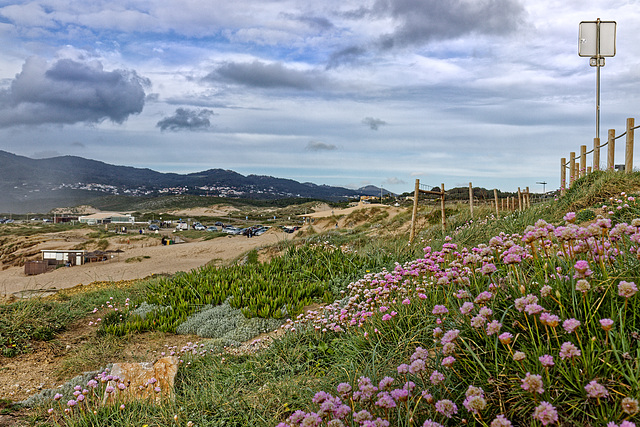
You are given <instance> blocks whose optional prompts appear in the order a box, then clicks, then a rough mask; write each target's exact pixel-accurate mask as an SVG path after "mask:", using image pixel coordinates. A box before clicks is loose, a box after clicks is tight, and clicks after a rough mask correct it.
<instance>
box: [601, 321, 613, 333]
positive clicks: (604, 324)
mask: <svg viewBox="0 0 640 427" xmlns="http://www.w3.org/2000/svg"><path fill="white" fill-rule="evenodd" d="M600 326H602V329H604V330H605V331H610V330H611V328H613V320H611V319H600Z"/></svg>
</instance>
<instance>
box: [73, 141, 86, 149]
mask: <svg viewBox="0 0 640 427" xmlns="http://www.w3.org/2000/svg"><path fill="white" fill-rule="evenodd" d="M71 146H72V147H76V148H86V147H87V146H86V145H84V144H83V143H82V142H80V141H74V142H72V143H71Z"/></svg>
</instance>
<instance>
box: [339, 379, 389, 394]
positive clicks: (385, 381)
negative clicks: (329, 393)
mask: <svg viewBox="0 0 640 427" xmlns="http://www.w3.org/2000/svg"><path fill="white" fill-rule="evenodd" d="M393 381H394V379H393V378H391V377H384V378H383V379H381V380H380V384H378V389H379V390H384V389H385V388H387V387H389V386H390V385H391V383H393ZM343 384H344V383H343ZM347 385H348V384H347ZM338 391H339V390H338Z"/></svg>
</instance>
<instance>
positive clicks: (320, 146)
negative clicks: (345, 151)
mask: <svg viewBox="0 0 640 427" xmlns="http://www.w3.org/2000/svg"><path fill="white" fill-rule="evenodd" d="M305 149H306V150H307V151H333V150H337V149H338V147H336V146H335V145H333V144H327V143H325V142H320V141H309V143H308V144H307V146H306V148H305Z"/></svg>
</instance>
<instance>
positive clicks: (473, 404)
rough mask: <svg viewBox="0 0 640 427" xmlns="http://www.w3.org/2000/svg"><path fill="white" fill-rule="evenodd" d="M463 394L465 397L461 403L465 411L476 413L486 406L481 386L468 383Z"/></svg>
mask: <svg viewBox="0 0 640 427" xmlns="http://www.w3.org/2000/svg"><path fill="white" fill-rule="evenodd" d="M465 395H466V399H465V400H464V402H463V403H462V404H463V405H464V407H465V408H466V409H467V411H469V412H472V413H474V414H478V413H479V412H480V411H482V410H483V409H484V408H485V407H486V406H487V401H486V399H485V398H484V390H482V388H480V387H474V386H472V385H470V386H469V388H468V389H467V392H466V393H465Z"/></svg>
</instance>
